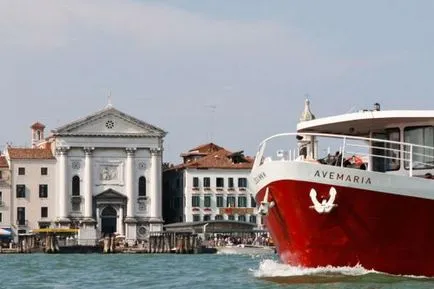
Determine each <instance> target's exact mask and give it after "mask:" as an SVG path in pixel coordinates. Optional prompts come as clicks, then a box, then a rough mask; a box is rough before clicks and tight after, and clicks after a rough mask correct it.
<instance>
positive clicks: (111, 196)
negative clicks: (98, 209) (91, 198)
mask: <svg viewBox="0 0 434 289" xmlns="http://www.w3.org/2000/svg"><path fill="white" fill-rule="evenodd" d="M95 198H96V199H97V200H125V199H126V198H127V197H126V196H124V195H122V194H120V193H118V192H116V191H115V190H112V189H108V190H106V191H104V192H102V193H100V194H98V195H96V196H95Z"/></svg>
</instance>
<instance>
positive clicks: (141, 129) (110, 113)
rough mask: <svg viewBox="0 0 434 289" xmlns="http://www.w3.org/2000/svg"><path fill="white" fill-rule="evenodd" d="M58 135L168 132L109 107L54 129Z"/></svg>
mask: <svg viewBox="0 0 434 289" xmlns="http://www.w3.org/2000/svg"><path fill="white" fill-rule="evenodd" d="M53 134H54V135H56V136H123V137H128V136H131V137H148V136H149V137H164V136H165V135H166V132H165V131H164V130H162V129H160V128H158V127H156V126H153V125H151V124H149V123H146V122H144V121H141V120H139V119H137V118H135V117H132V116H130V115H127V114H125V113H123V112H121V111H119V110H117V109H115V108H114V107H111V106H109V107H107V108H105V109H103V110H101V111H99V112H97V113H94V114H92V115H90V116H88V117H85V118H83V119H79V120H77V121H74V122H71V123H68V124H66V125H64V126H62V127H59V128H57V129H55V130H53Z"/></svg>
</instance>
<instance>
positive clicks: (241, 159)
mask: <svg viewBox="0 0 434 289" xmlns="http://www.w3.org/2000/svg"><path fill="white" fill-rule="evenodd" d="M181 156H182V157H184V162H183V163H182V164H179V165H177V166H174V167H171V168H169V169H184V168H196V169H251V168H252V166H253V159H252V158H250V157H247V156H244V154H243V151H238V152H231V151H228V150H226V149H225V148H223V147H221V146H218V145H216V144H214V143H208V144H204V145H200V146H198V147H195V148H193V149H191V150H189V151H188V152H187V153H183V154H181Z"/></svg>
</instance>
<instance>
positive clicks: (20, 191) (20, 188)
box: [17, 185, 26, 198]
mask: <svg viewBox="0 0 434 289" xmlns="http://www.w3.org/2000/svg"><path fill="white" fill-rule="evenodd" d="M25 197H26V186H25V185H17V198H25Z"/></svg>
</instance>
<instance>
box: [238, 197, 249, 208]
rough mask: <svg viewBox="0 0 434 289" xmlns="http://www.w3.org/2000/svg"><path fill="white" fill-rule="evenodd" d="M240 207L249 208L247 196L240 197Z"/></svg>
mask: <svg viewBox="0 0 434 289" xmlns="http://www.w3.org/2000/svg"><path fill="white" fill-rule="evenodd" d="M238 207H240V208H245V207H247V198H246V196H238Z"/></svg>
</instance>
